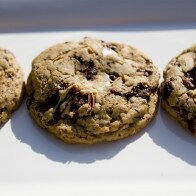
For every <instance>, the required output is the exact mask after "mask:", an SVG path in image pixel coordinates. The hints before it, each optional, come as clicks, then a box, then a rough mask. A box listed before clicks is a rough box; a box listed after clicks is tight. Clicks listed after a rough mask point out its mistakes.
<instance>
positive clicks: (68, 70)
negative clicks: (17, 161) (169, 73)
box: [27, 37, 159, 144]
mask: <svg viewBox="0 0 196 196" xmlns="http://www.w3.org/2000/svg"><path fill="white" fill-rule="evenodd" d="M158 84H159V72H158V70H157V68H156V67H155V65H154V64H153V63H152V61H151V60H150V59H149V58H147V57H146V56H144V55H143V54H142V53H141V52H140V51H138V50H137V49H135V48H133V47H131V46H129V45H125V44H119V43H112V42H105V41H102V40H96V39H92V38H88V37H86V38H84V39H83V40H82V41H81V42H65V43H62V44H57V45H55V46H53V47H51V48H49V49H47V50H45V51H44V52H42V53H41V54H40V55H39V56H38V57H37V58H35V59H34V61H33V63H32V71H31V73H30V75H29V78H28V83H27V94H28V96H29V98H28V101H27V107H28V109H29V112H30V114H31V116H32V117H33V119H34V120H35V121H36V122H37V124H38V125H39V126H41V127H43V128H44V129H47V130H48V131H50V132H52V133H53V134H55V135H56V136H57V137H59V138H60V139H62V140H63V141H65V142H70V143H87V144H93V143H97V142H102V141H111V140H117V139H121V138H124V137H127V136H130V135H133V134H136V133H137V132H139V131H140V130H141V129H142V128H144V127H145V126H146V125H147V124H148V123H149V122H150V121H151V120H152V118H153V117H154V115H155V112H156V107H157V100H158V95H157V89H158Z"/></svg>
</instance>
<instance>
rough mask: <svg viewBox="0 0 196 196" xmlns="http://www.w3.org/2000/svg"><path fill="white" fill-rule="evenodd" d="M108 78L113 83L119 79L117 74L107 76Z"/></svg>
mask: <svg viewBox="0 0 196 196" xmlns="http://www.w3.org/2000/svg"><path fill="white" fill-rule="evenodd" d="M109 77H110V80H112V81H114V80H116V79H117V78H118V77H119V75H118V74H117V73H112V74H111V75H109Z"/></svg>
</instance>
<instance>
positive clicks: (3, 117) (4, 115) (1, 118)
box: [0, 48, 26, 125]
mask: <svg viewBox="0 0 196 196" xmlns="http://www.w3.org/2000/svg"><path fill="white" fill-rule="evenodd" d="M0 50H4V51H6V52H7V53H8V54H9V55H11V56H12V58H13V59H14V61H15V62H16V63H17V65H18V68H19V69H20V72H21V77H20V79H21V81H22V85H21V88H20V96H19V97H18V99H16V103H15V106H14V107H13V108H12V110H4V109H2V111H1V112H0V125H3V124H5V123H6V122H7V121H8V120H9V119H10V118H11V116H12V113H13V112H15V111H16V110H17V109H18V108H19V107H20V105H21V104H22V102H23V100H24V97H25V94H26V85H25V81H24V72H23V69H22V67H21V65H20V63H19V62H18V61H17V59H16V57H15V55H14V54H13V53H12V52H11V51H10V50H8V49H4V48H0Z"/></svg>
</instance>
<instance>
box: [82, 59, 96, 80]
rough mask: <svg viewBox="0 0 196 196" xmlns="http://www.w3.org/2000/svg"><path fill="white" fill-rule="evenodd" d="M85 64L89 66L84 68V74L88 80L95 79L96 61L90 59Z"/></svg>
mask: <svg viewBox="0 0 196 196" xmlns="http://www.w3.org/2000/svg"><path fill="white" fill-rule="evenodd" d="M85 65H86V66H87V68H86V69H85V70H84V74H85V75H86V78H87V80H92V79H94V76H95V75H97V68H96V67H95V65H94V62H93V61H92V60H90V61H89V62H86V63H85Z"/></svg>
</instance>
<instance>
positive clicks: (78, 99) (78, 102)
mask: <svg viewBox="0 0 196 196" xmlns="http://www.w3.org/2000/svg"><path fill="white" fill-rule="evenodd" d="M87 102H88V95H83V96H81V95H78V96H75V97H74V100H73V102H72V105H71V107H70V111H72V112H76V111H77V110H78V109H79V108H80V107H81V106H82V105H83V104H85V103H87Z"/></svg>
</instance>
